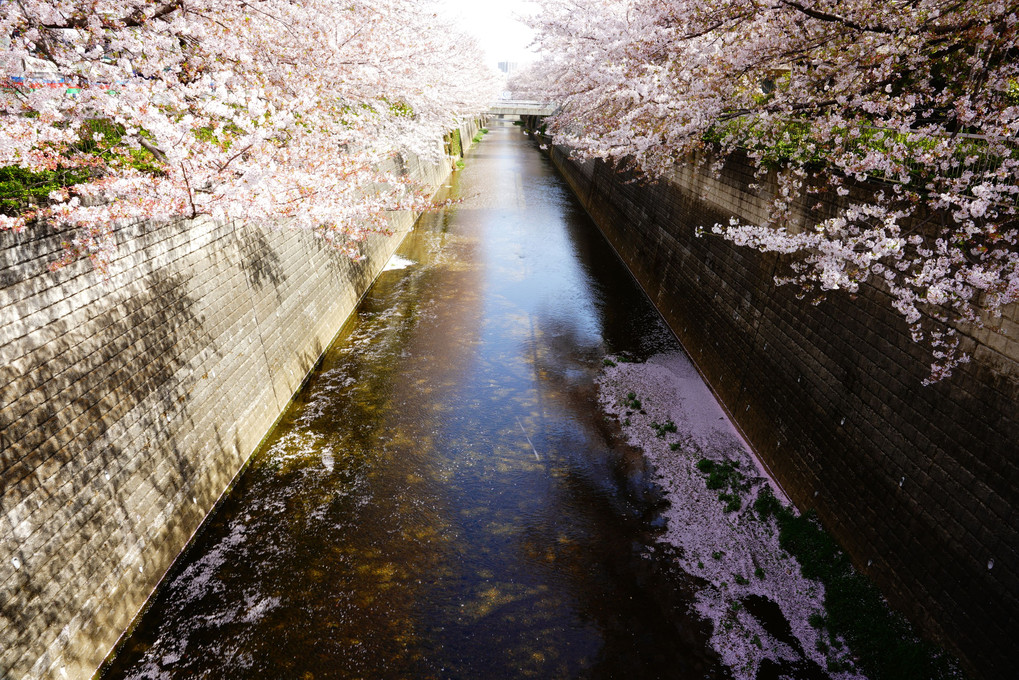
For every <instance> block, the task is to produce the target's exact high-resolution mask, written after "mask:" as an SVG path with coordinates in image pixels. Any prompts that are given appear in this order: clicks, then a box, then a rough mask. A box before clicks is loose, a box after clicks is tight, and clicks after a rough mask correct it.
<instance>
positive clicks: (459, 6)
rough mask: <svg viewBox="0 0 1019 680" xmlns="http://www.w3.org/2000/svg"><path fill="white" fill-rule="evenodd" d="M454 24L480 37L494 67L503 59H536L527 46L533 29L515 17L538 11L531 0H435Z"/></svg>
mask: <svg viewBox="0 0 1019 680" xmlns="http://www.w3.org/2000/svg"><path fill="white" fill-rule="evenodd" d="M436 3H437V4H438V5H439V7H440V11H442V12H443V13H444V14H445V15H446V16H447V17H448V18H449V19H450V20H451V21H452V22H453V24H454V25H455V26H456V27H457V28H458V29H459V30H461V31H463V32H464V33H469V34H471V35H473V36H475V37H476V38H477V39H478V43H479V44H480V45H481V48H482V49H483V50H484V51H485V53H486V55H487V56H488V61H489V63H490V64H491V66H492V68H495V67H496V65H497V64H498V63H499V62H500V61H515V62H518V63H519V64H520V65H521V66H523V65H524V64H525V63H527V62H531V61H534V60H535V58H536V57H535V55H534V53H533V52H530V51H529V50H528V49H527V45H528V44H530V42H531V40H532V38H533V31H531V29H530V28H528V27H527V26H526V25H524V24H523V23H521V22H520V21H518V20H517V19H516V17H517V16H520V15H526V14H530V13H532V12H534V11H536V7H535V6H534V3H533V2H530V1H529V0H436Z"/></svg>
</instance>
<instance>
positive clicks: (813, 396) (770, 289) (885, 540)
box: [532, 124, 1019, 679]
mask: <svg viewBox="0 0 1019 680" xmlns="http://www.w3.org/2000/svg"><path fill="white" fill-rule="evenodd" d="M532 126H533V124H532ZM552 158H553V161H554V162H555V163H556V165H557V166H558V167H559V169H560V170H561V171H562V172H563V174H564V175H565V176H566V178H567V180H568V181H569V183H570V185H571V186H572V188H573V190H574V191H575V193H576V194H577V196H578V197H579V199H580V201H581V202H582V203H583V205H584V206H585V208H586V209H587V211H588V212H589V213H590V214H591V216H592V217H593V218H594V220H595V222H596V223H597V224H598V226H599V228H600V229H601V230H602V231H603V233H604V234H605V236H606V237H607V238H608V240H609V242H610V243H611V244H612V245H613V247H614V248H615V250H616V252H617V253H618V254H619V256H620V257H621V258H622V259H623V261H624V262H625V263H626V265H627V266H628V267H629V269H630V271H631V272H632V273H633V275H634V277H635V278H636V279H637V281H638V282H639V283H640V285H641V286H643V288H644V290H645V291H646V292H647V294H648V295H649V296H650V298H651V299H652V300H653V301H654V303H655V305H656V306H657V307H658V309H659V310H660V311H661V313H662V314H663V316H664V317H665V319H666V321H667V322H668V323H669V325H670V326H671V327H672V329H673V331H675V333H676V335H677V336H678V337H679V339H680V340H681V342H682V343H683V344H684V346H685V347H686V349H687V351H688V353H689V354H690V356H691V357H692V358H693V360H694V361H695V363H696V364H697V366H698V368H699V370H700V371H701V372H702V373H703V374H704V376H705V378H706V379H707V380H708V382H709V384H710V385H711V386H712V389H713V390H714V391H715V393H716V394H717V396H718V397H719V399H720V401H721V402H722V403H723V405H724V406H725V408H726V409H727V410H728V411H729V413H730V414H731V415H732V417H733V418H734V420H735V421H736V422H737V424H738V425H739V427H740V428H741V429H742V430H743V432H744V433H745V434H746V436H747V438H748V439H749V441H750V442H751V443H752V445H753V446H754V448H755V449H756V451H757V452H758V454H759V455H760V456H761V457H762V459H763V460H764V462H765V463H766V464H767V465H768V466H769V467H770V468H771V470H772V471H773V472H774V474H775V476H776V477H777V479H778V480H779V482H780V483H781V484H782V486H783V487H784V488H785V490H786V491H787V492H788V493H789V495H790V496H791V497H792V499H793V500H794V501H795V502H796V504H797V505H798V506H799V507H800V508H802V509H809V508H814V509H816V510H817V512H818V513H819V515H820V517H821V519H822V521H823V522H824V524H825V526H826V527H828V528H829V529H830V530H831V531H832V532H833V533H834V534H835V536H836V537H837V538H838V540H839V541H840V542H841V543H842V545H843V546H844V547H845V548H846V549H847V551H848V552H849V553H850V555H851V556H852V558H853V561H854V562H855V564H856V565H857V567H859V568H860V569H861V570H862V571H864V572H865V573H867V574H868V575H870V576H871V577H872V578H873V579H874V580H875V581H876V582H877V583H878V585H879V586H881V588H882V589H883V591H884V592H885V593H886V595H887V597H888V598H889V600H890V601H891V602H892V603H893V604H894V605H895V606H896V607H897V608H899V609H901V610H902V611H904V612H906V613H907V614H908V615H909V617H910V618H912V619H913V620H914V621H915V622H917V623H918V624H920V625H921V627H922V628H923V629H925V630H926V631H928V632H929V633H930V634H931V635H932V636H934V637H935V638H937V639H939V640H940V641H942V642H944V643H947V644H948V645H949V646H951V647H954V648H955V649H956V650H957V651H958V652H959V653H960V655H961V657H962V659H963V660H964V663H966V664H967V665H968V666H969V667H970V669H971V670H973V671H974V673H975V675H976V677H982V678H1003V679H1004V678H1011V677H1014V674H1015V661H1016V658H1015V649H1016V639H1019V531H1017V528H1019V517H1017V515H1016V512H1015V508H1016V506H1017V505H1019V344H1017V343H1019V310H1016V309H1012V310H1010V312H1009V313H1008V314H1006V318H1005V319H1003V320H1002V322H1001V324H1000V328H999V329H997V330H984V331H981V332H979V333H971V334H970V335H969V336H967V337H965V338H964V348H965V349H967V350H969V351H970V352H971V354H972V355H973V357H974V360H973V362H972V363H970V364H968V365H965V366H963V367H960V368H958V369H956V370H955V375H954V376H953V377H952V378H950V379H948V380H946V381H943V382H941V383H939V384H937V385H935V386H932V387H923V386H922V385H921V381H922V379H923V378H924V377H925V376H926V375H927V373H928V370H929V368H928V367H929V363H930V358H929V356H928V355H926V354H925V353H924V351H923V350H922V349H921V348H919V347H918V346H916V345H915V344H914V343H913V342H911V340H910V336H909V333H908V330H907V328H906V326H905V323H904V322H903V321H902V319H901V317H899V315H898V314H897V313H895V311H894V310H893V309H892V308H891V306H890V304H889V303H890V299H889V296H888V295H887V293H886V292H885V291H883V290H881V289H879V288H877V287H874V286H863V287H862V289H861V290H860V292H859V294H858V295H856V296H853V297H854V298H855V299H851V298H850V296H848V295H845V294H830V295H829V296H828V299H827V300H826V301H825V302H822V303H821V304H819V305H817V306H813V305H811V304H810V303H809V301H803V300H797V299H796V297H795V292H796V291H794V290H792V288H791V287H776V286H775V285H774V283H773V277H774V274H775V272H776V267H777V265H778V264H779V261H778V258H777V257H776V256H774V255H769V254H762V253H759V252H757V251H755V250H751V249H748V248H741V247H737V246H734V245H732V244H730V243H728V242H726V241H724V240H723V239H721V238H720V237H717V236H712V235H708V236H704V237H701V238H698V237H696V236H695V228H696V227H698V226H703V227H707V228H708V229H709V231H710V227H711V226H712V225H714V224H716V223H723V224H727V223H728V221H729V218H730V217H731V216H734V215H735V216H738V217H740V218H741V219H742V220H744V221H749V222H755V223H758V224H761V223H762V220H763V219H764V218H763V216H764V215H766V200H767V198H768V196H769V195H773V192H774V190H775V187H774V182H768V181H765V182H764V185H763V186H762V188H761V189H760V190H758V191H754V190H751V189H750V188H749V185H750V184H751V183H753V182H754V181H755V179H754V177H753V169H752V167H750V166H749V164H748V163H746V162H744V161H736V162H730V163H728V164H727V165H726V166H725V168H724V170H723V171H722V173H721V176H720V177H715V176H713V175H712V174H711V173H710V172H708V171H707V170H704V169H700V168H698V167H697V166H694V165H690V166H686V167H684V168H682V169H681V170H680V171H679V172H677V173H676V175H675V177H674V178H673V179H672V180H671V181H669V182H659V183H653V184H649V183H641V182H630V181H628V180H630V179H632V178H630V177H627V176H624V175H621V174H619V173H617V172H615V171H614V170H613V169H612V168H610V167H608V166H606V165H605V164H604V163H601V162H584V163H581V162H577V161H575V160H572V159H570V158H569V156H568V151H567V150H565V149H562V148H553V149H552ZM865 190H866V187H857V188H855V189H854V191H855V192H856V193H857V194H859V193H860V192H861V191H865ZM859 197H860V196H858V195H857V196H853V198H859ZM833 207H834V206H832V205H829V206H827V209H828V210H831V209H832V208H833ZM800 211H801V213H802V214H801V215H800V219H801V220H803V221H804V222H806V221H807V220H809V217H810V216H809V215H807V214H806V209H805V208H804V207H802V206H801V207H800Z"/></svg>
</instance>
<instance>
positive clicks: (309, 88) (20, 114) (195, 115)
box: [0, 0, 498, 269]
mask: <svg viewBox="0 0 1019 680" xmlns="http://www.w3.org/2000/svg"><path fill="white" fill-rule="evenodd" d="M0 39H2V40H4V42H3V43H0V49H2V52H0V78H3V79H4V83H3V89H2V91H0V120H2V125H3V135H0V168H7V169H11V168H18V169H20V170H23V171H25V172H30V173H43V172H47V171H55V170H60V171H61V172H62V174H61V177H64V178H71V181H67V182H65V183H64V184H66V186H59V187H57V188H56V189H55V190H54V191H52V192H51V193H50V195H49V197H48V198H46V200H43V201H42V202H40V204H39V205H34V206H26V207H24V208H23V209H22V210H8V211H6V212H7V214H0V229H3V230H10V229H13V230H21V229H24V228H26V226H32V225H35V226H38V227H40V228H45V227H46V226H47V225H48V226H49V227H51V228H52V227H56V228H61V229H67V228H73V229H74V230H76V231H75V232H74V233H76V236H75V237H74V239H73V241H72V242H69V243H68V247H67V253H66V257H65V258H64V261H65V262H69V261H71V260H74V259H75V258H78V257H83V256H87V257H89V258H91V259H92V261H93V263H94V264H95V265H96V266H97V267H98V268H100V269H103V268H104V267H105V266H106V263H108V261H109V257H110V253H111V249H112V248H113V247H114V243H113V238H112V236H111V235H112V231H113V228H114V226H115V225H116V224H117V223H119V222H122V221H125V220H129V221H133V220H140V219H151V218H171V217H176V216H184V217H195V216H198V215H211V216H213V217H214V218H217V219H237V220H243V221H245V222H249V223H250V222H266V223H273V224H280V223H287V224H291V225H294V226H297V227H303V228H308V229H312V230H315V232H316V233H318V234H319V235H321V236H322V237H323V238H325V239H327V240H328V241H329V242H330V243H332V244H333V245H335V246H336V247H337V248H340V249H342V250H344V251H345V252H347V253H348V254H350V255H351V256H352V257H356V256H357V253H358V252H359V251H358V247H357V244H358V242H359V241H362V240H363V239H364V238H365V237H366V236H367V234H368V233H371V232H373V231H385V230H386V225H387V221H386V214H387V212H389V211H394V210H420V209H422V208H424V207H426V205H427V197H426V196H425V195H424V194H423V193H422V192H421V191H420V190H419V189H418V188H417V187H414V186H412V185H411V184H410V183H409V181H408V180H407V179H406V178H405V177H402V176H400V175H399V174H398V173H391V172H390V173H387V172H382V171H380V169H379V168H380V167H384V165H385V162H386V161H387V160H388V159H390V158H392V157H393V156H394V155H396V154H401V153H414V154H418V155H421V156H425V157H434V156H436V155H441V147H440V146H439V145H438V144H437V143H436V142H437V140H440V139H441V137H442V135H443V133H445V132H447V131H448V130H450V129H451V128H453V127H455V126H456V125H457V124H458V123H459V121H460V120H462V118H464V117H468V116H476V115H478V114H479V113H480V112H481V111H483V110H484V109H485V108H486V107H487V105H488V103H489V102H490V101H491V99H492V96H493V93H494V92H495V91H496V88H497V87H498V85H497V81H496V79H495V77H494V75H492V74H491V73H490V72H489V71H488V69H486V68H485V67H484V66H483V65H482V64H483V62H482V59H481V57H480V52H479V50H478V48H477V46H476V45H475V44H474V43H473V41H472V39H469V38H467V37H465V36H462V35H459V34H457V33H456V32H455V31H452V30H450V28H449V27H448V26H444V25H441V23H440V20H439V18H438V17H437V15H436V14H435V13H434V12H433V11H432V9H431V8H430V6H429V4H428V3H427V2H425V1H423V0H371V1H370V2H369V1H365V0H52V1H49V2H44V1H42V0H17V1H12V0H0ZM390 165H392V164H390Z"/></svg>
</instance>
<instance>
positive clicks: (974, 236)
mask: <svg viewBox="0 0 1019 680" xmlns="http://www.w3.org/2000/svg"><path fill="white" fill-rule="evenodd" d="M541 4H542V7H543V9H542V11H541V12H539V13H537V14H536V15H535V19H534V24H535V28H536V29H537V31H538V39H537V42H538V44H539V45H540V46H541V47H542V48H543V50H544V52H545V55H546V56H545V58H544V60H543V61H542V62H540V63H539V64H538V65H536V67H535V68H533V69H532V70H531V71H530V72H529V73H527V74H525V75H524V76H522V79H521V80H520V81H518V82H517V83H516V84H515V85H514V87H515V88H516V89H518V90H523V91H526V90H530V91H531V92H540V93H541V94H542V96H543V98H548V99H554V100H556V101H559V102H561V104H562V107H561V110H560V112H559V113H558V114H557V115H556V116H554V117H553V118H552V120H551V121H550V125H549V130H550V132H551V133H552V134H553V135H554V136H555V137H556V139H557V141H558V142H560V143H566V144H569V145H571V146H572V147H574V148H575V149H577V150H578V152H579V153H581V154H582V155H584V156H587V157H600V158H605V159H609V160H612V161H615V162H618V163H622V164H626V165H628V166H629V167H633V168H636V169H637V170H639V171H641V172H642V173H644V174H646V175H649V176H652V177H661V176H667V175H668V174H669V173H670V172H671V171H672V170H673V169H674V167H675V166H676V165H677V164H680V163H686V162H689V159H691V158H692V157H694V156H695V155H697V152H703V151H706V150H707V151H709V152H710V153H702V154H700V157H711V158H714V159H715V161H716V163H715V165H716V167H717V166H720V165H721V163H722V162H724V160H725V159H726V158H727V157H728V156H729V155H731V154H733V153H736V152H739V153H747V154H749V156H750V158H751V160H753V161H755V162H756V163H757V166H758V167H759V172H760V174H761V176H764V175H765V174H767V173H769V172H773V173H775V176H776V177H777V183H778V191H777V195H775V196H774V197H772V198H771V201H770V216H769V221H768V222H767V223H766V224H763V225H756V226H755V225H746V224H740V223H735V224H729V225H715V228H714V231H715V232H716V233H718V234H721V235H723V236H724V237H726V238H728V239H731V240H733V241H734V242H736V243H740V244H743V245H747V246H750V247H755V248H758V249H760V250H762V251H770V252H778V253H787V254H794V256H793V257H789V258H786V259H787V260H789V261H790V262H792V266H791V267H790V271H789V273H788V275H787V276H783V277H780V279H779V280H780V282H783V283H792V284H795V285H798V286H801V287H802V289H803V293H804V295H806V294H807V293H809V292H810V291H812V290H819V291H820V292H821V294H822V295H823V293H824V291H832V290H845V291H850V292H853V291H856V290H857V289H858V287H859V285H860V284H861V283H863V282H865V281H873V280H878V281H880V282H882V285H884V286H885V287H886V288H887V290H889V291H890V292H891V294H892V296H893V299H894V306H895V308H896V310H897V311H898V312H899V313H900V314H901V315H902V317H903V318H904V320H905V322H906V323H907V324H909V326H910V328H911V330H912V333H913V337H914V339H915V340H916V341H918V342H922V343H925V344H926V346H928V347H929V349H930V350H931V352H932V366H931V376H930V379H931V380H937V379H940V378H943V377H945V376H947V375H949V374H950V373H951V369H952V367H953V366H955V365H957V364H958V363H959V362H960V361H965V360H966V356H965V355H964V354H963V353H962V352H961V351H959V336H958V331H959V330H963V331H964V332H965V331H966V330H967V329H972V328H975V327H979V326H982V325H983V324H984V323H986V322H988V321H989V320H991V319H993V318H995V317H996V316H999V315H1000V313H1001V310H1002V308H1003V307H1004V306H1006V305H1009V304H1012V303H1014V302H1015V301H1016V300H1017V299H1019V244H1017V222H1016V206H1017V199H1019V186H1017V184H1019V181H1017V180H1019V145H1017V140H1016V135H1017V133H1019V50H1017V45H1016V37H1017V24H1019V6H1017V5H1016V4H1015V3H1014V2H1007V1H1005V0H969V1H967V2H955V1H954V0H908V1H907V0H903V1H892V2H889V1H887V0H696V1H694V0H601V1H599V2H585V3H579V2H574V1H573V0H543V2H542V3H541ZM863 181H868V182H873V181H877V182H880V183H881V184H882V185H883V187H884V188H883V190H881V191H878V192H877V195H876V196H872V197H868V198H867V199H866V200H864V199H863V198H862V196H861V194H862V192H860V191H855V192H854V191H851V190H852V189H853V188H854V186H856V185H859V183H861V182H863ZM869 186H873V185H872V184H871V185H869ZM870 193H872V194H873V193H874V192H870ZM825 199H827V200H825ZM833 203H836V204H837V205H839V206H840V207H839V208H838V211H837V214H835V215H834V216H833V215H832V213H831V210H830V209H829V208H828V206H830V205H831V204H833ZM803 209H805V210H806V211H807V213H808V214H812V215H814V223H813V224H808V225H806V228H804V225H802V224H798V223H796V222H795V221H794V220H793V217H794V216H795V215H796V214H797V212H800V211H802V210H803ZM707 226H710V225H707ZM815 299H816V298H815Z"/></svg>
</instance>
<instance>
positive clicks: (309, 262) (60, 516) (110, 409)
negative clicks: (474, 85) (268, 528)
mask: <svg viewBox="0 0 1019 680" xmlns="http://www.w3.org/2000/svg"><path fill="white" fill-rule="evenodd" d="M477 129H478V125H477V124H475V123H465V124H464V126H463V134H464V135H465V136H464V139H466V140H468V142H469V140H470V139H471V137H472V136H473V134H474V133H475V132H476V130H477ZM394 162H396V163H397V164H398V166H399V167H400V168H402V170H403V171H404V172H406V173H408V174H409V175H411V176H412V177H414V178H415V179H416V180H418V181H419V182H421V183H422V184H424V185H426V186H430V187H432V188H433V189H435V188H436V187H438V186H439V185H441V184H442V183H443V182H444V181H445V180H446V177H447V175H448V173H449V169H450V165H449V162H448V161H445V160H443V161H442V162H440V163H438V164H430V163H424V162H421V161H420V160H419V159H417V158H405V159H402V160H398V161H394ZM413 222H414V216H413V215H410V214H401V215H394V216H393V218H392V222H391V227H392V229H393V230H394V232H395V234H394V235H393V236H391V237H386V236H376V237H373V238H371V239H369V241H368V242H367V243H365V244H364V255H365V259H364V260H363V261H361V262H358V263H354V262H352V261H350V260H349V259H347V258H346V257H344V256H342V255H340V254H339V253H337V252H336V251H334V250H333V249H331V248H330V247H329V246H327V245H326V244H325V243H324V242H323V241H322V240H321V239H317V238H315V237H314V236H313V235H312V234H311V233H309V232H304V231H296V230H288V229H286V228H280V229H265V228H257V227H251V226H243V225H238V224H234V223H222V222H215V221H213V220H211V219H198V220H191V221H175V222H163V223H151V222H146V223H140V224H135V225H132V226H128V227H123V228H120V229H118V230H117V232H116V240H117V243H118V244H119V247H118V251H117V255H116V259H115V260H114V262H113V264H112V266H111V267H110V272H111V276H110V278H109V280H108V281H104V280H103V279H102V278H101V276H99V275H97V274H96V273H94V272H93V271H91V269H90V267H89V265H88V264H87V263H86V262H78V263H75V264H73V265H71V266H68V267H66V268H64V269H61V270H59V271H57V272H50V271H49V269H48V266H49V264H50V263H51V262H53V261H54V260H56V259H58V258H59V257H60V253H61V245H60V243H61V241H62V240H65V239H67V237H68V235H66V234H64V235H61V234H55V233H52V231H43V230H39V231H38V232H34V231H31V230H28V231H26V232H24V233H22V234H14V233H11V232H6V233H2V234H0V313H2V317H0V359H2V361H0V405H2V409H0V489H2V495H0V678H3V680H20V679H21V678H88V677H91V676H92V674H93V673H94V671H95V670H96V669H97V668H98V667H99V665H100V664H101V663H102V661H103V659H104V658H105V657H106V655H107V654H108V653H109V651H110V650H111V649H112V648H113V646H114V645H115V643H116V642H117V640H118V638H119V637H120V635H121V633H122V632H123V631H124V630H125V629H126V628H127V627H128V626H129V625H130V624H131V622H132V621H133V619H134V617H135V616H136V614H137V613H138V611H139V610H140V609H141V607H142V606H143V605H144V603H145V601H146V599H147V598H148V596H149V594H150V592H151V591H152V589H153V588H154V587H155V586H156V585H157V583H158V582H159V580H160V578H161V577H162V575H163V573H164V572H165V571H166V569H167V568H168V567H169V566H170V564H171V563H172V562H173V560H174V559H175V558H176V556H177V555H178V554H179V553H180V551H181V550H182V549H183V548H184V547H185V545H186V544H187V542H188V540H189V539H190V537H191V536H192V535H193V534H194V532H195V531H196V529H197V528H198V526H199V525H200V524H201V522H202V520H203V519H204V518H205V516H206V515H207V514H208V512H209V511H210V510H211V509H212V508H213V506H214V505H215V503H216V501H217V500H218V499H219V497H220V496H221V494H222V493H223V492H224V490H225V489H226V488H227V487H228V486H229V484H230V482H231V480H232V479H233V478H234V476H235V475H236V474H237V473H238V471H239V470H240V469H241V468H242V466H243V465H244V462H245V461H246V460H247V458H248V456H249V455H250V454H251V453H252V452H253V451H254V449H255V448H256V447H257V446H258V444H259V442H260V441H261V440H262V438H263V437H264V436H265V434H266V433H267V432H268V431H269V429H270V428H271V427H272V425H273V423H274V422H275V421H276V419H277V417H278V416H279V415H280V413H281V412H282V411H283V409H284V408H285V406H286V405H287V403H288V402H289V400H290V399H291V397H292V396H293V394H294V393H295V391H296V390H297V389H298V388H299V387H300V386H301V384H302V382H303V381H304V378H305V376H306V375H307V374H308V372H309V371H310V370H311V369H312V368H313V367H314V365H315V363H316V362H317V360H318V358H319V356H320V355H321V353H322V351H323V350H324V349H325V348H326V346H327V345H328V344H329V342H330V341H331V340H332V338H333V337H334V336H335V334H336V333H337V332H338V331H339V329H340V328H341V326H342V325H343V323H344V321H345V320H346V319H347V317H348V316H349V315H350V313H351V312H352V311H353V309H354V307H355V305H356V304H357V301H358V300H359V299H360V297H361V295H362V294H363V293H364V291H365V290H367V287H368V286H369V285H370V284H371V282H372V281H373V280H374V279H375V277H376V276H377V275H378V273H379V272H380V271H381V268H382V267H383V266H384V265H385V263H386V261H387V260H388V259H389V257H390V255H391V254H392V253H393V251H395V250H396V247H397V246H398V245H399V244H400V242H401V241H402V237H403V236H404V235H405V234H406V232H407V231H408V230H410V229H411V228H412V226H413Z"/></svg>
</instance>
